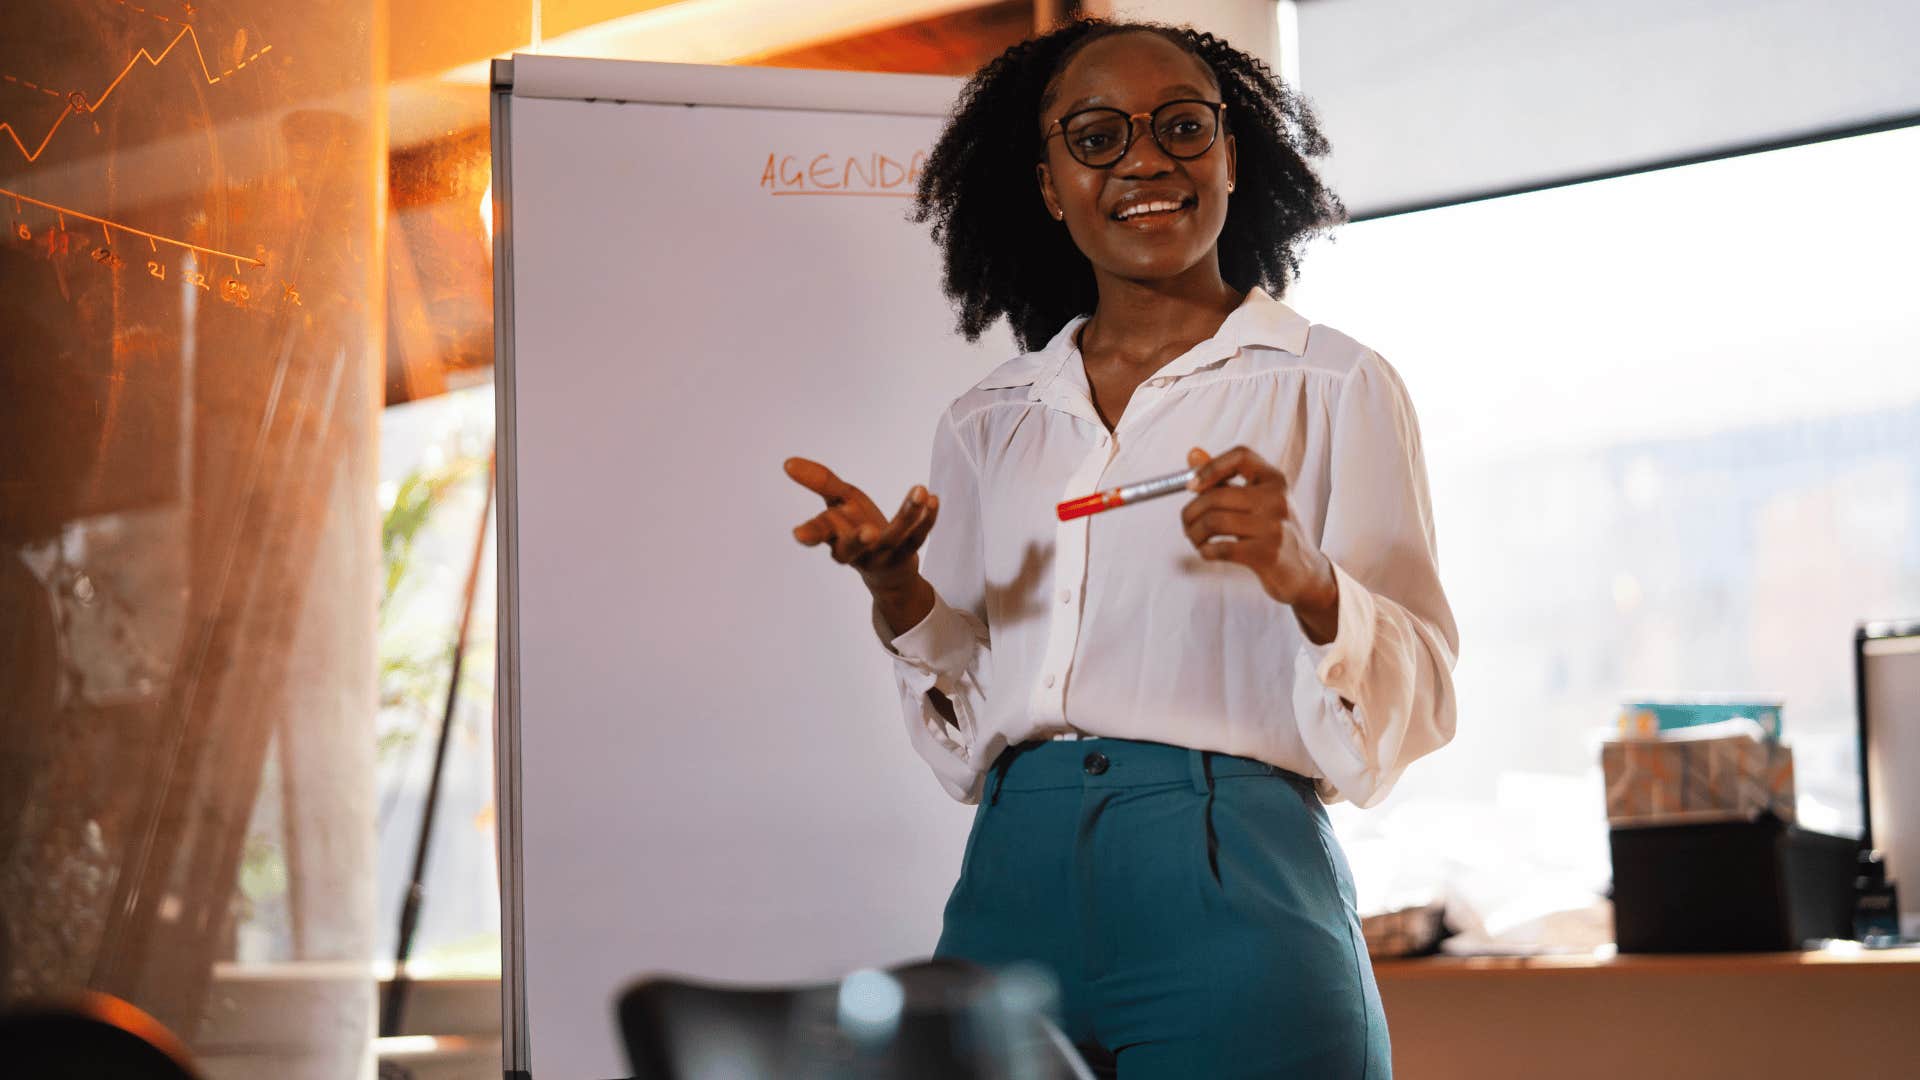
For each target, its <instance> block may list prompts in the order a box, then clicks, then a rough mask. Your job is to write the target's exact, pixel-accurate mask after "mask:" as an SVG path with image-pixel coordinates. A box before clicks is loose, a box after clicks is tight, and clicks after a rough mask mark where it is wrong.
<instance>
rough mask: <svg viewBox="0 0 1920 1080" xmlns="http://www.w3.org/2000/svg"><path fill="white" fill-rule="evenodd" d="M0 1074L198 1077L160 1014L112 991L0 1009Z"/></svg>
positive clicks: (145, 1079) (83, 1079) (47, 1079)
mask: <svg viewBox="0 0 1920 1080" xmlns="http://www.w3.org/2000/svg"><path fill="white" fill-rule="evenodd" d="M0 1074H4V1075H6V1076H20V1077H32V1078H33V1080H198V1077H199V1075H200V1074H199V1073H197V1072H195V1071H194V1070H193V1067H192V1066H191V1065H190V1064H188V1057H187V1050H186V1047H185V1046H184V1045H182V1044H181V1042H180V1040H179V1039H177V1038H175V1037H174V1035H173V1033H172V1032H170V1031H168V1030H167V1029H166V1028H165V1027H163V1026H161V1024H160V1022H159V1021H158V1020H155V1019H154V1018H153V1017H151V1016H148V1015H147V1014H146V1013H144V1012H141V1011H140V1010H139V1009H136V1008H134V1007H133V1006H132V1005H129V1004H127V1003H126V1002H124V1001H122V1000H120V999H119V998H117V997H113V996H112V995H110V994H99V993H87V994H81V995H78V996H75V997H70V998H65V999H62V1000H60V1001H56V1002H49V1003H44V1004H38V1005H28V1006H25V1007H23V1008H19V1009H12V1010H9V1011H7V1012H5V1013H0Z"/></svg>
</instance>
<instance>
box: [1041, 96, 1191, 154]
mask: <svg viewBox="0 0 1920 1080" xmlns="http://www.w3.org/2000/svg"><path fill="white" fill-rule="evenodd" d="M1226 109H1227V103H1226V102H1224V101H1202V100H1201V99H1199V98H1179V99H1176V100H1174V101H1169V102H1165V103H1164V104H1162V105H1160V106H1159V107H1158V108H1155V109H1154V110H1152V111H1151V112H1143V113H1125V112H1121V111H1120V110H1119V109H1108V108H1098V107H1097V108H1092V109H1081V110H1080V111H1079V112H1075V113H1068V114H1067V115H1065V116H1063V117H1061V118H1060V119H1058V120H1055V121H1054V122H1053V126H1052V127H1050V128H1048V129H1047V134H1046V138H1043V139H1041V140H1040V142H1041V145H1043V146H1044V145H1045V144H1046V142H1047V140H1048V139H1051V138H1053V137H1054V135H1056V134H1058V135H1060V136H1061V137H1062V138H1064V139H1065V140H1066V144H1067V153H1069V154H1072V155H1073V160H1075V161H1078V162H1079V163H1080V164H1082V165H1085V166H1087V167H1088V168H1090V169H1108V168H1112V167H1113V166H1114V165H1115V164H1117V163H1118V162H1119V161H1120V159H1121V158H1123V157H1126V156H1127V151H1128V150H1130V149H1132V148H1133V122H1134V121H1135V120H1138V119H1140V118H1142V117H1145V118H1146V120H1147V130H1148V131H1150V132H1152V133H1153V141H1154V142H1155V143H1157V144H1159V146H1160V149H1161V151H1162V152H1164V153H1165V154H1166V155H1167V156H1168V157H1170V158H1174V159H1176V160H1178V161H1192V160H1193V159H1194V158H1197V157H1199V156H1200V155H1201V154H1204V153H1206V152H1207V151H1208V150H1211V149H1213V142H1214V140H1215V139H1218V138H1219V137H1220V114H1221V113H1223V112H1225V111H1226Z"/></svg>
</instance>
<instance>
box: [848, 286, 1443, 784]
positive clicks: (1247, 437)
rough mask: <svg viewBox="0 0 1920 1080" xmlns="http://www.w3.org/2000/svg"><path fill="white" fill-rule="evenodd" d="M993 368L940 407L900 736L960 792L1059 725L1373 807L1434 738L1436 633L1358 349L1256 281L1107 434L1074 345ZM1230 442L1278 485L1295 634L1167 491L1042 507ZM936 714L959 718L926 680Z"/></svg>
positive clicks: (1398, 477)
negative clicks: (1269, 773)
mask: <svg viewBox="0 0 1920 1080" xmlns="http://www.w3.org/2000/svg"><path fill="white" fill-rule="evenodd" d="M1083 322H1085V319H1084V318H1078V319H1075V320H1073V321H1072V322H1070V323H1068V324H1067V325H1066V326H1065V327H1064V328H1062V329H1061V331H1060V332H1059V333H1058V334H1056V335H1055V336H1054V338H1053V340H1052V341H1051V342H1049V343H1048V344H1047V346H1046V348H1044V349H1041V350H1040V351H1039V352H1034V353H1027V354H1024V355H1022V356H1019V357H1016V358H1015V359H1013V360H1011V361H1009V362H1007V363H1005V364H1003V365H1001V366H1000V367H999V368H997V369H995V370H994V372H993V373H992V374H991V375H989V376H987V378H986V379H984V380H982V381H981V382H980V383H979V384H978V385H976V386H975V387H974V388H973V389H971V390H969V391H968V392H967V393H966V394H964V395H962V396H961V397H960V399H959V400H957V401H955V402H954V403H953V405H952V406H951V407H950V408H948V410H947V412H946V414H945V415H944V416H943V417H942V418H941V420H940V424H939V427H938V429H937V430H936V432H935V434H934V440H933V464H932V468H931V470H930V475H929V479H928V484H927V486H928V489H929V490H931V491H932V492H934V493H935V494H936V495H938V496H939V497H940V516H939V519H938V521H937V522H936V523H935V526H934V531H933V533H932V535H931V536H930V537H929V539H928V543H927V549H926V552H925V558H924V560H923V561H924V573H925V575H926V577H927V580H928V581H930V582H932V584H933V586H934V589H935V591H936V593H937V594H938V595H937V598H936V599H935V601H934V606H933V610H932V611H931V612H929V613H928V614H927V616H926V618H925V619H923V620H921V621H920V623H919V624H917V625H915V626H914V627H913V628H912V629H910V630H908V631H907V632H906V633H904V634H901V635H899V636H898V637H893V638H891V640H890V641H889V640H888V638H889V630H888V628H887V627H886V625H885V623H884V622H883V621H882V620H881V619H880V616H879V614H878V612H877V611H876V612H875V615H874V626H875V629H876V631H877V632H878V633H879V634H880V637H881V640H882V641H884V642H886V643H887V644H888V646H889V648H890V650H891V652H892V653H893V656H894V668H895V675H896V679H897V681H898V684H899V688H900V696H901V703H902V705H903V706H904V708H905V711H906V720H907V733H908V735H909V737H910V738H911V739H912V741H913V745H914V748H915V749H916V750H917V751H919V753H920V755H921V756H922V757H923V758H925V759H926V760H927V763H928V764H930V765H931V766H933V771H934V774H935V775H936V776H937V777H938V778H939V780H940V783H941V784H942V785H943V786H944V787H945V788H946V789H947V791H948V792H949V793H950V794H952V795H953V797H954V798H956V799H959V800H961V801H962V802H968V803H971V802H976V801H978V799H979V797H980V790H981V779H982V777H983V776H984V775H985V773H986V770H987V768H988V767H989V766H991V765H992V764H993V761H994V759H995V758H996V757H998V756H999V755H1000V753H1001V752H1002V751H1003V750H1005V749H1006V748H1007V747H1008V746H1010V745H1013V744H1016V743H1020V742H1024V741H1027V740H1029V739H1044V738H1049V737H1052V736H1055V735H1059V734H1063V733H1069V732H1074V731H1078V732H1080V733H1083V734H1087V735H1097V736H1107V737H1114V738H1125V739H1147V740H1152V741H1156V742H1163V743H1172V744H1174V745H1177V746H1184V747H1189V748H1193V749H1200V750H1216V751H1223V752H1225V753H1229V754H1237V755H1240V756H1243V757H1250V758H1257V759H1259V760H1261V761H1265V762H1268V763H1270V764H1273V765H1278V766H1280V767H1281V768H1284V769H1288V770H1291V771H1293V772H1296V773H1299V774H1301V775H1303V776H1309V777H1313V778H1315V779H1316V780H1318V781H1319V787H1320V790H1321V793H1322V795H1323V796H1324V797H1326V798H1328V799H1339V798H1345V799H1349V800H1351V801H1352V802H1354V803H1356V804H1358V805H1360V806H1371V805H1373V804H1375V803H1377V802H1379V801H1380V799H1381V798H1383V797H1384V796H1385V795H1386V793H1387V791H1388V790H1389V789H1390V788H1392V786H1393V784H1394V781H1395V780H1396V779H1398V778H1399V776H1400V773H1401V772H1402V771H1403V770H1404V769H1405V768H1406V767H1407V765H1408V764H1409V763H1410V762H1412V761H1413V760H1414V759H1416V758H1418V757H1420V756H1422V755H1423V754H1428V753H1431V752H1432V751H1434V750H1436V749H1438V748H1440V747H1441V746H1444V745H1445V744H1446V743H1447V742H1448V740H1450V739H1451V738H1452V737H1453V727H1454V699H1453V674H1452V672H1453V662H1454V655H1455V652H1456V650H1457V648H1458V633H1457V631H1456V629H1455V627H1454V622H1453V612H1452V610H1451V609H1450V608H1449V607H1448V604H1447V598H1446V595H1445V594H1444V593H1443V592H1442V591H1441V588H1440V577H1439V568H1438V565H1437V553H1436V549H1435V543H1434V533H1433V516H1432V512H1431V508H1430V506H1429V505H1428V497H1427V478H1426V465H1425V463H1424V461H1423V459H1422V457H1421V452H1420V434H1419V430H1418V427H1417V424H1416V422H1415V419H1414V414H1413V406H1412V404H1411V402H1409V400H1408V398H1407V392H1406V388H1405V386H1403V385H1402V383H1401V382H1400V378H1399V376H1398V375H1397V374H1396V373H1395V372H1394V370H1393V369H1392V368H1391V367H1389V366H1388V365H1387V362H1386V361H1385V360H1383V359H1381V357H1380V356H1379V354H1377V353H1375V352H1373V351H1372V350H1370V349H1368V348H1366V347H1365V346H1363V345H1361V344H1360V343H1359V342H1357V341H1354V340H1353V339H1352V338H1350V337H1347V336H1346V335H1344V334H1342V333H1340V332H1339V331H1337V330H1333V329H1331V328H1329V327H1325V326H1318V325H1310V324H1309V323H1308V322H1307V320H1305V319H1304V318H1302V317H1300V316H1299V315H1298V314H1296V313H1295V312H1294V311H1293V310H1292V309H1291V308H1289V307H1287V306H1286V305H1285V304H1283V303H1281V302H1280V301H1278V300H1275V299H1273V298H1272V297H1270V296H1268V295H1267V294H1266V293H1264V292H1262V291H1261V290H1259V289H1254V290H1252V291H1251V292H1249V293H1248V295H1247V298H1246V301H1245V302H1244V303H1243V304H1242V305H1241V306H1240V307H1239V309H1237V310H1236V311H1234V313H1233V314H1232V315H1230V316H1229V317H1228V318H1227V320H1226V321H1225V322H1224V323H1222V324H1221V326H1220V330H1219V332H1218V333H1217V334H1215V335H1214V336H1213V337H1212V338H1210V339H1208V340H1207V341H1204V342H1201V343H1200V344H1198V345H1196V346H1194V347H1193V348H1192V349H1190V350H1188V351H1187V352H1186V353H1185V354H1183V355H1182V356H1180V357H1178V358H1177V359H1175V360H1173V361H1171V362H1170V363H1168V364H1167V365H1166V366H1165V367H1163V368H1161V369H1160V370H1159V371H1158V372H1156V373H1155V374H1154V375H1153V377H1151V378H1149V379H1147V380H1146V381H1145V382H1144V383H1142V384H1141V385H1140V388H1139V389H1138V390H1136V391H1135V392H1134V395H1133V398H1132V399H1131V400H1130V401H1128V402H1127V407H1126V411H1125V412H1124V413H1123V414H1122V415H1121V417H1120V419H1119V422H1118V423H1117V424H1116V425H1115V430H1114V431H1113V432H1112V433H1111V434H1110V433H1109V432H1108V431H1107V428H1106V425H1104V424H1103V423H1101V421H1100V418H1099V414H1098V413H1097V412H1096V411H1095V410H1094V407H1093V399H1092V393H1091V391H1090V388H1089V384H1088V382H1087V378H1086V371H1085V368H1084V367H1083V365H1082V363H1081V359H1080V351H1079V348H1078V346H1077V345H1076V344H1075V331H1076V330H1078V329H1079V327H1080V325H1081V324H1082V323H1083ZM1237 444H1245V445H1246V446H1248V447H1249V448H1251V449H1252V450H1254V451H1255V452H1256V453H1258V454H1259V455H1260V456H1261V457H1263V458H1265V459H1266V460H1267V461H1268V462H1270V463H1271V464H1273V465H1274V466H1275V467H1276V468H1278V469H1279V470H1280V471H1281V472H1283V473H1285V474H1286V476H1287V477H1288V479H1289V480H1290V481H1291V484H1292V486H1291V490H1290V495H1289V497H1290V499H1291V501H1292V506H1293V510H1294V513H1295V514H1296V515H1297V516H1298V518H1299V520H1300V522H1301V524H1302V526H1303V527H1304V528H1305V529H1306V531H1307V534H1308V535H1309V536H1311V537H1313V538H1314V539H1315V540H1316V541H1317V542H1318V544H1319V546H1320V549H1321V550H1322V551H1323V552H1325V553H1326V555H1327V556H1328V558H1330V559H1331V560H1332V561H1333V564H1334V570H1335V574H1336V576H1337V577H1338V579H1339V583H1340V622H1339V628H1338V633H1337V635H1336V637H1335V638H1334V640H1333V641H1332V642H1329V643H1328V644H1326V645H1322V646H1316V645H1314V644H1312V643H1311V642H1309V641H1307V640H1306V637H1305V635H1304V634H1303V633H1302V632H1301V629H1300V624H1299V622H1298V620H1297V619H1296V618H1295V617H1294V614H1293V612H1292V610H1291V609H1289V608H1287V607H1286V606H1285V605H1283V604H1280V603H1278V602H1276V601H1275V600H1274V599H1273V598H1272V597H1270V596H1268V595H1267V594H1266V593H1265V591H1263V590H1262V589H1261V587H1260V584H1259V582H1258V581H1257V580H1256V579H1255V577H1254V575H1253V574H1252V572H1250V571H1249V570H1248V569H1247V568H1246V567H1243V566H1238V565H1233V564H1228V563H1223V562H1207V561H1204V560H1202V559H1201V558H1200V557H1199V555H1198V553H1197V552H1195V551H1194V549H1193V546H1192V545H1191V544H1189V543H1188V541H1187V538H1186V535H1185V533H1184V532H1183V531H1182V528H1181V523H1180V510H1181V507H1182V506H1183V505H1184V504H1185V503H1186V502H1187V501H1188V500H1189V499H1191V498H1192V496H1191V495H1190V494H1186V493H1181V494H1177V495H1171V496H1167V497H1166V498H1161V499H1155V500H1152V501H1149V502H1144V503H1140V504H1136V505H1131V506H1124V507H1120V508H1117V509H1114V510H1109V511H1107V512H1105V513H1101V514H1095V515H1093V516H1091V517H1083V518H1078V519H1076V520H1073V521H1066V522H1062V521H1060V520H1059V519H1058V517H1057V516H1056V514H1055V512H1054V507H1055V504H1057V503H1059V502H1061V501H1063V500H1065V499H1070V498H1074V497H1077V496H1081V495H1089V494H1092V493H1093V492H1095V491H1100V490H1104V489H1106V488H1110V487H1115V486H1118V485H1120V484H1125V483H1131V482H1134V481H1138V480H1146V479H1150V478H1152V477H1156V476H1161V475H1164V474H1166V473H1171V472H1177V471H1179V470H1181V469H1184V468H1186V461H1187V451H1188V450H1189V449H1190V448H1192V447H1195V446H1199V447H1201V448H1203V449H1205V450H1207V451H1208V452H1209V453H1212V454H1219V453H1221V452H1223V451H1225V450H1227V449H1229V448H1230V447H1233V446H1235V445H1237ZM930 689H938V690H940V691H941V692H942V693H944V694H945V695H946V696H947V697H948V698H949V699H950V700H951V701H952V703H953V708H954V714H955V716H956V717H957V719H958V721H959V725H958V729H957V730H956V729H955V727H954V726H953V725H951V724H949V723H948V722H947V721H946V720H945V718H944V717H942V716H941V714H940V713H939V712H938V711H936V709H935V708H934V705H933V703H932V702H931V701H930V700H929V699H928V697H927V691H928V690H930Z"/></svg>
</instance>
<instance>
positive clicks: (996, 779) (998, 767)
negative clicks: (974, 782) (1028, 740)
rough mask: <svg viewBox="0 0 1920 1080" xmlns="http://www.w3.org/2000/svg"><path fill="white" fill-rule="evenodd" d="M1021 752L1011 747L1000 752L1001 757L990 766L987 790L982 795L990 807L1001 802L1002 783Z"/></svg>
mask: <svg viewBox="0 0 1920 1080" xmlns="http://www.w3.org/2000/svg"><path fill="white" fill-rule="evenodd" d="M1019 752H1020V749H1019V748H1018V747H1014V746H1009V747H1007V748H1006V749H1005V750H1002V751H1000V756H999V757H998V758H995V759H994V762H993V764H992V765H990V766H988V768H987V790H986V792H985V793H984V794H983V795H982V798H983V799H984V800H985V802H986V804H987V805H988V806H993V805H994V804H996V803H998V802H999V801H1000V783H1001V781H1003V780H1005V779H1006V778H1007V766H1009V765H1011V764H1013V756H1014V755H1015V754H1018V753H1019Z"/></svg>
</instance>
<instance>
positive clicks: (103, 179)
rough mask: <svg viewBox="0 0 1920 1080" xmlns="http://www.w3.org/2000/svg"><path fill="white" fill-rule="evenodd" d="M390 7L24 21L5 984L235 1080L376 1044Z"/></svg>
mask: <svg viewBox="0 0 1920 1080" xmlns="http://www.w3.org/2000/svg"><path fill="white" fill-rule="evenodd" d="M384 10H385V5H384V4H378V3H373V2H371V0H345V2H341V3H335V4H322V5H312V4H309V5H261V4H238V3H233V2H231V0H196V2H195V3H194V4H191V5H189V4H185V3H177V2H175V3H168V2H162V3H155V4H142V5H133V4H128V3H123V2H119V0H98V2H90V3H82V4H58V5H38V6H35V7H34V8H33V10H32V11H31V12H30V13H29V12H26V11H24V10H23V11H20V12H17V13H15V14H14V15H12V16H10V25H9V27H8V29H7V32H6V33H4V34H0V224H4V226H5V228H6V236H5V237H4V238H0V326H4V327H5V328H6V330H5V341H6V344H5V346H4V347H3V350H0V703H4V704H0V912H4V915H3V916H0V918H3V919H4V921H5V923H6V926H5V927H4V929H3V930H0V943H3V944H4V946H5V949H4V955H5V959H4V961H3V962H0V966H4V969H5V971H4V976H5V977H4V987H5V992H6V993H7V995H8V996H9V997H14V996H27V995H33V996H45V995H62V994H68V993H71V992H74V991H77V990H82V989H91V990H97V991H105V992H108V993H112V994H115V995H118V996H120V997H123V998H125V999H127V1000H129V1001H131V1002H133V1003H134V1004H136V1005H138V1006H140V1007H141V1008H143V1009H145V1010H147V1011H148V1012H150V1013H152V1014H153V1015H154V1016H155V1017H156V1018H158V1019H159V1020H160V1021H161V1022H163V1023H164V1024H166V1025H167V1026H168V1027H170V1028H171V1029H172V1030H173V1031H174V1032H176V1033H177V1034H178V1035H180V1036H181V1037H182V1038H184V1039H185V1040H186V1041H187V1042H188V1043H189V1044H190V1045H191V1047H192V1048H193V1049H194V1051H195V1052H196V1054H197V1055H199V1056H201V1057H202V1059H203V1062H204V1064H205V1067H206V1068H207V1070H208V1072H209V1073H210V1074H212V1075H215V1076H220V1075H249V1076H258V1075H267V1074H271V1075H277V1076H287V1077H298V1076H315V1077H320V1076H324V1077H339V1076H351V1075H355V1074H356V1073H357V1072H360V1071H363V1070H364V1069H366V1068H367V1067H368V1065H369V1064H370V1061H371V1058H370V1054H369V1045H370V1044H369V1036H370V1034H371V1032H370V1030H369V1027H370V1022H369V1018H370V1017H371V1015H372V999H373V991H374V985H373V979H372V975H371V968H370V966H369V964H368V962H367V961H368V956H369V953H370V950H371V945H372V937H373V934H372V931H373V926H372V912H373V896H372V887H371V886H372V880H371V874H370V872H369V870H370V868H371V865H372V858H373V847H372V829H371V825H372V811H373V807H372V799H371V796H370V792H369V789H368V786H367V783H366V777H367V776H368V774H369V772H370V771H371V768H372V763H373V742H372V738H371V731H372V709H371V707H370V703H371V702H372V700H373V693H374V670H373V662H372V650H371V648H370V645H371V640H372V633H373V605H372V597H373V595H374V590H375V586H376V572H377V567H378V564H377V563H376V561H375V552H374V548H373V546H372V544H371V543H369V542H368V540H367V538H368V537H371V536H372V535H373V530H374V529H375V527H376V526H377V518H376V516H375V508H374V506H373V503H372V500H371V499H370V498H369V497H368V492H370V491H371V490H372V488H373V484H374V466H375V459H374V439H375V428H374V423H375V419H376V416H377V412H376V410H377V409H378V406H379V400H378V398H377V396H376V394H377V391H378V386H379V376H380V371H381V357H382V349H381V342H382V340H383V335H384V332H385V327H384V326H383V325H382V323H381V321H380V320H381V313H382V306H381V295H382V288H381V280H380V277H381V273H382V262H381V255H382V233H383V229H382V226H381V220H382V207H381V205H380V204H381V196H382V195H383V185H382V184H381V182H380V177H381V169H382V168H383V167H384V163H385V155H386V132H385V110H384V108H383V104H384V103H383V98H382V94H383V87H382V85H381V81H380V74H379V73H380V71H381V70H382V65H383V64H384V57H383V56H381V55H379V51H380V49H381V48H382V47H383V45H384V37H383V33H382V25H383V20H384ZM269 1000H271V1001H272V1002H274V1003H276V1004H275V1005H274V1006H273V1007H267V1006H266V1005H265V1004H264V1003H265V1002H267V1001H269ZM269 1061H270V1065H269Z"/></svg>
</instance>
